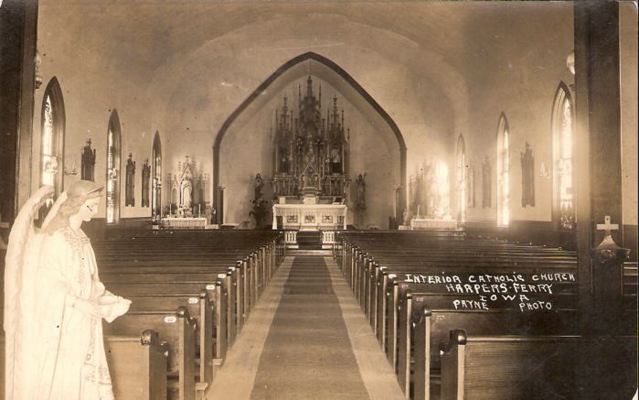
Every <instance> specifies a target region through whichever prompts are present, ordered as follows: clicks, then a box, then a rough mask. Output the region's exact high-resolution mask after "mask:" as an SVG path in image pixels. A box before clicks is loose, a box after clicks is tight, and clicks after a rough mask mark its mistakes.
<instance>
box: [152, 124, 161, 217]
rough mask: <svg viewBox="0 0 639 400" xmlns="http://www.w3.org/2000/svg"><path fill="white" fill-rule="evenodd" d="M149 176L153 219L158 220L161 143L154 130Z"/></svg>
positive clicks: (159, 211)
mask: <svg viewBox="0 0 639 400" xmlns="http://www.w3.org/2000/svg"><path fill="white" fill-rule="evenodd" d="M151 176H152V177H153V183H152V189H151V209H152V216H153V221H159V220H160V219H161V218H162V144H161V142H160V133H159V132H155V138H153V161H152V163H151Z"/></svg>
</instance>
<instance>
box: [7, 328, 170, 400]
mask: <svg viewBox="0 0 639 400" xmlns="http://www.w3.org/2000/svg"><path fill="white" fill-rule="evenodd" d="M104 342H105V351H106V356H107V362H108V364H109V370H110V372H111V381H112V383H113V395H114V397H115V398H116V399H118V400H156V399H166V398H167V397H166V396H167V393H166V389H167V351H168V350H167V349H166V346H165V345H163V344H162V343H161V342H160V338H159V335H158V334H157V332H155V331H152V330H146V331H144V332H142V336H141V337H140V336H130V337H129V336H105V338H104ZM3 398H4V397H3Z"/></svg>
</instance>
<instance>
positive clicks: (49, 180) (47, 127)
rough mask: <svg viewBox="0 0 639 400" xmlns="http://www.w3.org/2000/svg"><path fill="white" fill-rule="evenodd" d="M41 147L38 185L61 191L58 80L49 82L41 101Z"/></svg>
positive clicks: (61, 117)
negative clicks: (49, 186)
mask: <svg viewBox="0 0 639 400" xmlns="http://www.w3.org/2000/svg"><path fill="white" fill-rule="evenodd" d="M41 120H42V142H41V143H42V145H41V149H40V185H51V186H53V187H54V188H55V197H57V196H58V195H59V194H60V191H61V190H62V184H63V181H62V178H63V173H62V171H64V129H65V115H64V100H63V98H62V90H61V89H60V84H59V83H58V80H57V79H56V78H55V77H54V78H52V79H51V81H49V84H48V85H47V88H46V90H45V91H44V98H43V99H42V116H41Z"/></svg>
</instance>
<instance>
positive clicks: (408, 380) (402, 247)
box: [334, 233, 577, 399]
mask: <svg viewBox="0 0 639 400" xmlns="http://www.w3.org/2000/svg"><path fill="white" fill-rule="evenodd" d="M351 236H355V237H356V239H355V240H352V242H351V241H350V239H351ZM344 237H346V238H347V239H348V240H347V239H344ZM362 238H364V240H362ZM398 238H399V239H398ZM337 243H338V244H337V245H336V246H335V247H336V249H334V254H335V255H336V258H337V259H338V263H339V265H340V266H341V268H342V271H343V273H344V275H345V277H346V278H347V280H348V281H349V282H350V284H351V288H352V289H353V291H354V293H355V296H356V298H357V299H358V301H359V302H360V305H361V306H362V309H363V311H364V312H365V313H366V315H367V317H368V318H369V321H370V323H371V326H372V327H373V329H374V331H375V332H376V334H377V336H378V339H379V340H380V343H381V344H382V346H383V348H384V349H385V350H386V352H387V355H388V358H389V361H390V362H391V364H392V365H393V366H394V367H395V369H396V371H397V373H398V380H399V381H400V386H401V387H402V389H403V390H404V392H405V393H406V396H407V397H410V396H415V398H418V399H425V398H430V394H431V390H430V388H429V386H431V375H433V376H435V377H437V375H438V374H437V372H438V371H439V367H440V366H439V357H438V353H437V348H436V345H435V348H434V349H433V348H432V346H431V345H432V344H433V343H435V344H436V343H437V341H438V340H440V339H441V338H442V335H446V334H448V331H449V330H450V329H455V328H467V329H470V330H471V331H472V332H473V333H477V334H539V333H553V334H555V333H558V334H565V333H574V332H576V331H577V327H576V325H577V324H576V321H577V318H576V310H575V308H576V304H577V300H576V296H577V282H576V258H575V255H574V253H571V252H565V251H563V250H561V249H548V248H542V247H539V246H521V245H512V244H508V243H503V242H495V241H486V240H464V239H463V238H462V239H461V240H460V239H455V240H453V241H450V240H441V237H436V238H435V239H433V238H432V237H430V235H414V234H413V235H405V234H399V235H394V234H392V233H388V234H384V235H381V236H376V235H359V234H357V233H356V234H350V233H346V234H343V235H342V237H341V240H338V241H337ZM462 246H463V247H462ZM542 273H543V274H550V276H555V275H556V276H560V277H562V278H563V277H567V278H566V280H565V281H563V282H560V283H557V282H553V283H552V294H550V293H547V294H540V293H535V294H534V296H530V295H529V297H531V298H532V300H534V302H532V303H531V304H530V305H531V306H532V307H533V309H534V306H539V304H542V303H541V302H543V305H547V304H552V306H553V307H554V309H553V311H552V312H547V311H542V310H541V309H540V310H536V309H535V310H534V311H533V312H529V310H517V309H513V308H514V305H513V304H508V302H507V301H503V302H500V301H496V302H492V303H491V304H490V308H491V309H490V310H473V311H468V310H466V311H456V310H455V308H456V307H457V306H456V305H455V302H457V303H460V302H462V301H463V302H464V304H465V305H467V304H479V302H478V301H475V300H477V299H475V297H478V296H477V295H468V294H460V293H456V292H453V293H449V290H448V289H444V286H445V281H444V280H443V279H442V280H441V281H437V279H436V278H438V277H442V276H449V277H450V276H451V275H454V276H456V278H457V279H458V281H459V282H462V283H468V282H466V281H469V279H470V278H471V277H473V276H474V277H475V278H476V276H477V275H480V274H482V275H485V274H489V275H495V276H500V277H503V276H506V275H516V276H517V278H518V279H522V280H523V282H522V283H526V284H529V283H530V284H532V283H534V282H528V281H531V280H533V278H535V277H536V278H539V277H540V276H541V275H540V274H542ZM431 278H434V279H432V280H431ZM511 282H517V281H516V280H515V281H511ZM435 283H436V284H435ZM509 284H510V285H512V286H513V287H514V285H515V284H514V283H509ZM510 290H512V289H510ZM509 294H512V293H509ZM504 300H505V299H504ZM540 301H541V302H540ZM551 302H552V303H551ZM522 304H523V303H522ZM454 305H455V307H454ZM485 306H486V305H485V304H481V306H478V308H483V307H485ZM539 307H541V306H539ZM424 309H426V310H427V311H428V313H431V312H433V313H434V314H433V315H430V314H429V316H428V317H427V318H426V319H427V321H428V324H429V325H428V334H427V333H426V325H425V322H424V320H425V318H424V317H423V316H421V313H422V312H426V311H424ZM434 310H436V311H434ZM521 311H526V313H525V314H524V313H522V312H521ZM447 313H448V314H452V315H456V316H457V317H455V318H452V317H451V316H450V315H449V316H446V315H445V314H447ZM533 315H534V317H533V318H534V319H536V323H532V324H531V323H526V319H529V318H531V316H533ZM433 319H435V320H436V321H437V323H432V320H433ZM431 323H432V326H431V325H430V324H431ZM545 323H547V324H548V325H549V326H554V327H555V328H556V329H554V330H547V331H545V332H544V331H543V329H539V327H540V326H543V325H544V324H545ZM475 329H476V331H475ZM491 329H492V330H491ZM433 372H434V373H433Z"/></svg>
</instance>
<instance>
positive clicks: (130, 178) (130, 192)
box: [124, 153, 135, 207]
mask: <svg viewBox="0 0 639 400" xmlns="http://www.w3.org/2000/svg"><path fill="white" fill-rule="evenodd" d="M134 192H135V161H133V154H131V153H129V159H128V160H127V161H126V188H125V200H124V205H125V207H128V206H131V207H135V194H134Z"/></svg>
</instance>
